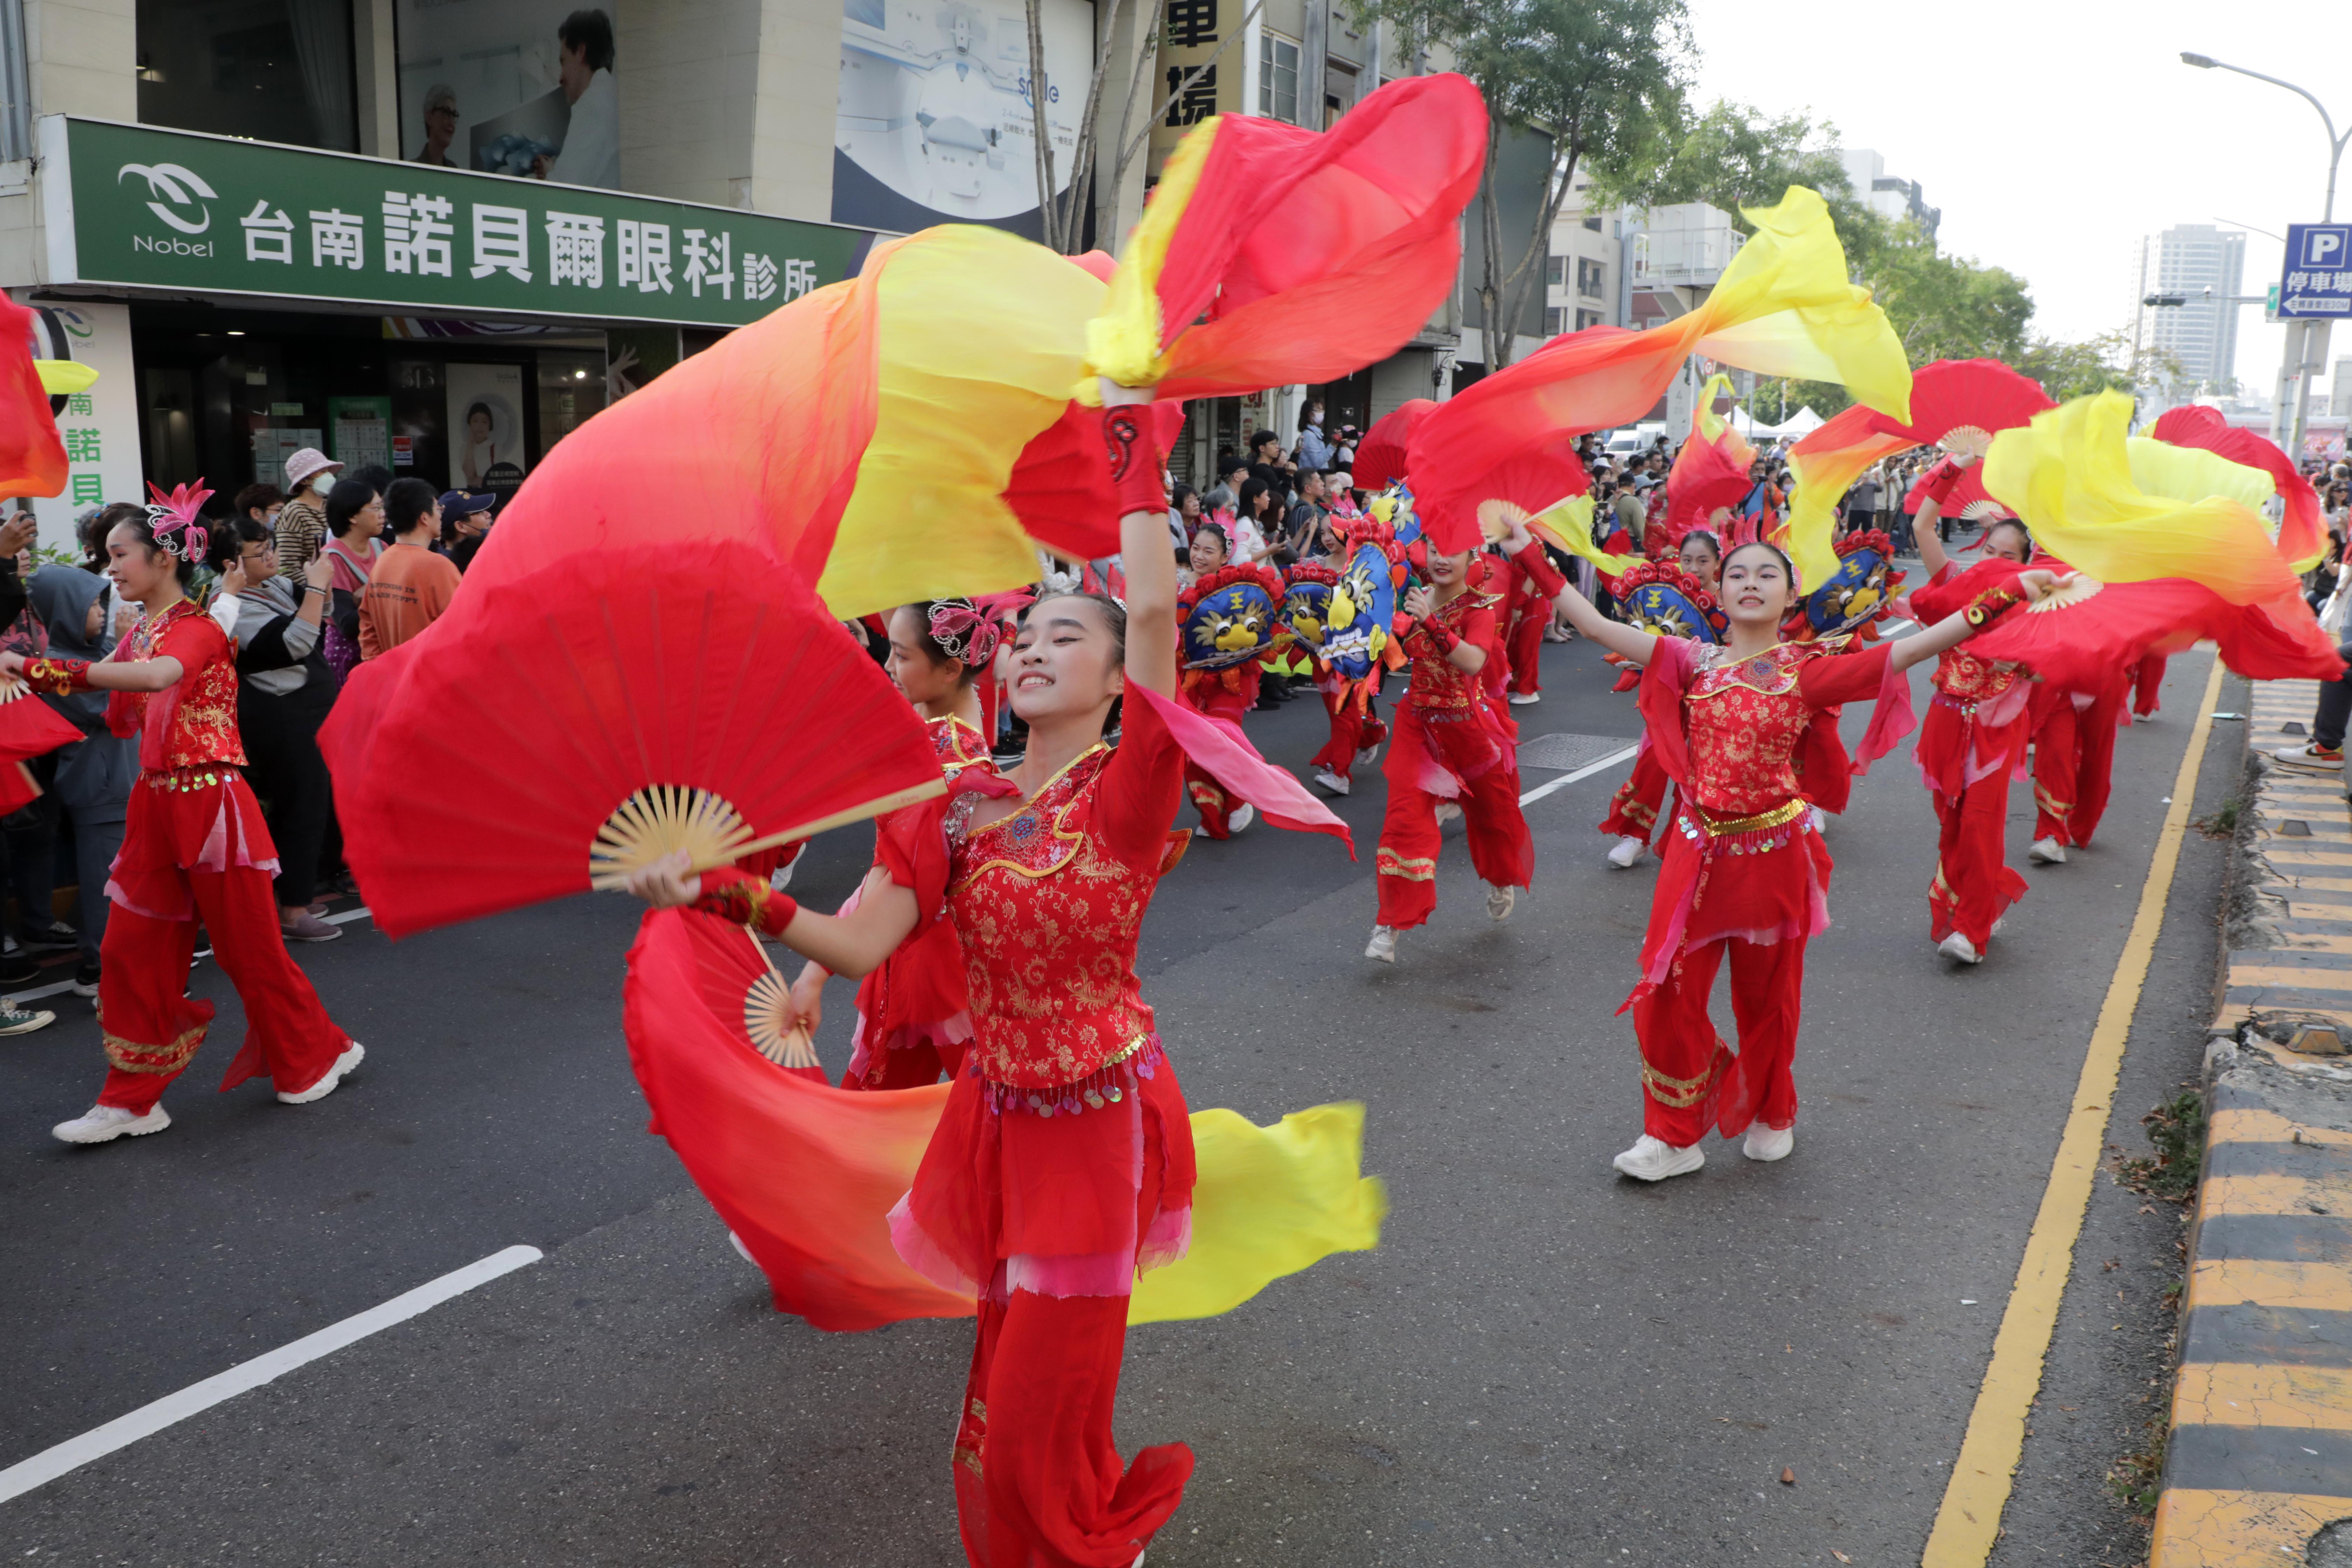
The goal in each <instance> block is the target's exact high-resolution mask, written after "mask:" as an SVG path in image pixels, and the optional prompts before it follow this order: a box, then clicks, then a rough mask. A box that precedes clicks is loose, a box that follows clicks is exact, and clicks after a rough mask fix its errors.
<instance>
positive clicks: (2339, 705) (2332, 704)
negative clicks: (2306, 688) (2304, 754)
mask: <svg viewBox="0 0 2352 1568" xmlns="http://www.w3.org/2000/svg"><path fill="white" fill-rule="evenodd" d="M2336 655H2337V656H2338V657H2339V658H2345V659H2347V660H2352V642H2347V643H2346V644H2344V645H2343V646H2342V647H2339V648H2337V649H2336ZM2347 721H2352V669H2347V670H2346V671H2345V672H2344V675H2343V677H2342V679H2336V680H2328V681H2323V682H2321V683H2320V687H2319V711H2318V712H2316V713H2315V714H2314V715H2312V720H2311V738H2312V741H2313V742H2315V744H2318V745H2322V746H2325V747H2326V748H2328V749H2329V750H2330V751H2333V750H2335V749H2336V747H2338V746H2341V745H2342V744H2343V743H2344V729H2345V725H2346V722H2347Z"/></svg>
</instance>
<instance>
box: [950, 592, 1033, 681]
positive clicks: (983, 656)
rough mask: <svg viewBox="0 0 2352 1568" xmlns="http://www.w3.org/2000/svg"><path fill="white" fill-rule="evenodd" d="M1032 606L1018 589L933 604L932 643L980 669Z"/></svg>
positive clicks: (953, 656) (968, 665)
mask: <svg viewBox="0 0 2352 1568" xmlns="http://www.w3.org/2000/svg"><path fill="white" fill-rule="evenodd" d="M1030 603H1031V597H1030V595H1027V594H1024V593H1021V592H1019V591H1017V590H1016V591H1014V592H1013V593H1009V594H982V595H980V596H979V597H978V598H975V599H940V600H937V601H935V602H934V603H933V604H932V605H931V614H930V633H931V640H932V641H933V642H935V643H937V644H939V647H940V652H941V653H943V654H945V655H947V656H948V657H949V658H954V659H961V660H962V661H963V663H964V666H965V667H966V668H971V669H979V668H982V667H984V666H985V665H986V664H987V663H988V661H989V660H991V659H992V658H995V657H996V650H997V648H998V647H1000V646H1001V645H1002V644H1003V641H1004V634H1005V632H1006V630H1007V628H1009V627H1010V626H1012V625H1013V621H1014V620H1016V619H1017V618H1019V616H1020V614H1021V612H1022V611H1023V610H1025V609H1027V608H1028V607H1029V605H1030Z"/></svg>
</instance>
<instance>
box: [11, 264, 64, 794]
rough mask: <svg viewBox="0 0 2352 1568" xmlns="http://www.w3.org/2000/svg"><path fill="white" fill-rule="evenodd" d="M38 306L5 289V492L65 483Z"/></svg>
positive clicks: (38, 490)
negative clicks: (36, 344)
mask: <svg viewBox="0 0 2352 1568" xmlns="http://www.w3.org/2000/svg"><path fill="white" fill-rule="evenodd" d="M33 327H34V317H33V312H32V311H30V310H26V308H25V307H24V306H22V305H19V304H18V303H16V301H15V300H11V299H9V298H8V296H6V295H5V294H0V496H53V495H57V494H58V493H60V492H61V491H63V490H64V489H65V488H66V448H65V442H64V441H63V440H62V439H61V438H60V437H58V422H57V419H56V417H55V416H52V415H51V414H50V412H49V392H48V388H47V387H46V386H44V385H43V384H41V373H40V370H39V369H38V368H37V366H36V365H35V364H34V363H33ZM11 809H14V808H13V807H12V808H11Z"/></svg>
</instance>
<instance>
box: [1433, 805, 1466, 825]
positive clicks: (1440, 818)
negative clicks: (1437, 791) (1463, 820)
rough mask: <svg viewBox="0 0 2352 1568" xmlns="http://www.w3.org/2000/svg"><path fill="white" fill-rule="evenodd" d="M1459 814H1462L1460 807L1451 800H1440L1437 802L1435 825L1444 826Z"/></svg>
mask: <svg viewBox="0 0 2352 1568" xmlns="http://www.w3.org/2000/svg"><path fill="white" fill-rule="evenodd" d="M1461 815H1462V808H1461V807H1460V806H1458V805H1454V803H1453V802H1452V801H1450V800H1441V801H1439V802H1438V803H1437V826H1440V827H1443V826H1445V825H1446V824H1447V823H1449V822H1452V821H1453V820H1454V818H1456V817H1458V816H1461Z"/></svg>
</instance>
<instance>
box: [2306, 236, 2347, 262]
mask: <svg viewBox="0 0 2352 1568" xmlns="http://www.w3.org/2000/svg"><path fill="white" fill-rule="evenodd" d="M2345 232H2346V231H2345V230H2343V229H2341V228H2318V227H2313V228H2307V229H2305V230H2304V233H2303V255H2302V257H2301V258H2300V259H2299V262H2298V265H2301V266H2304V267H2326V268H2338V267H2342V266H2344V265H2345V246H2344V236H2345Z"/></svg>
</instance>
